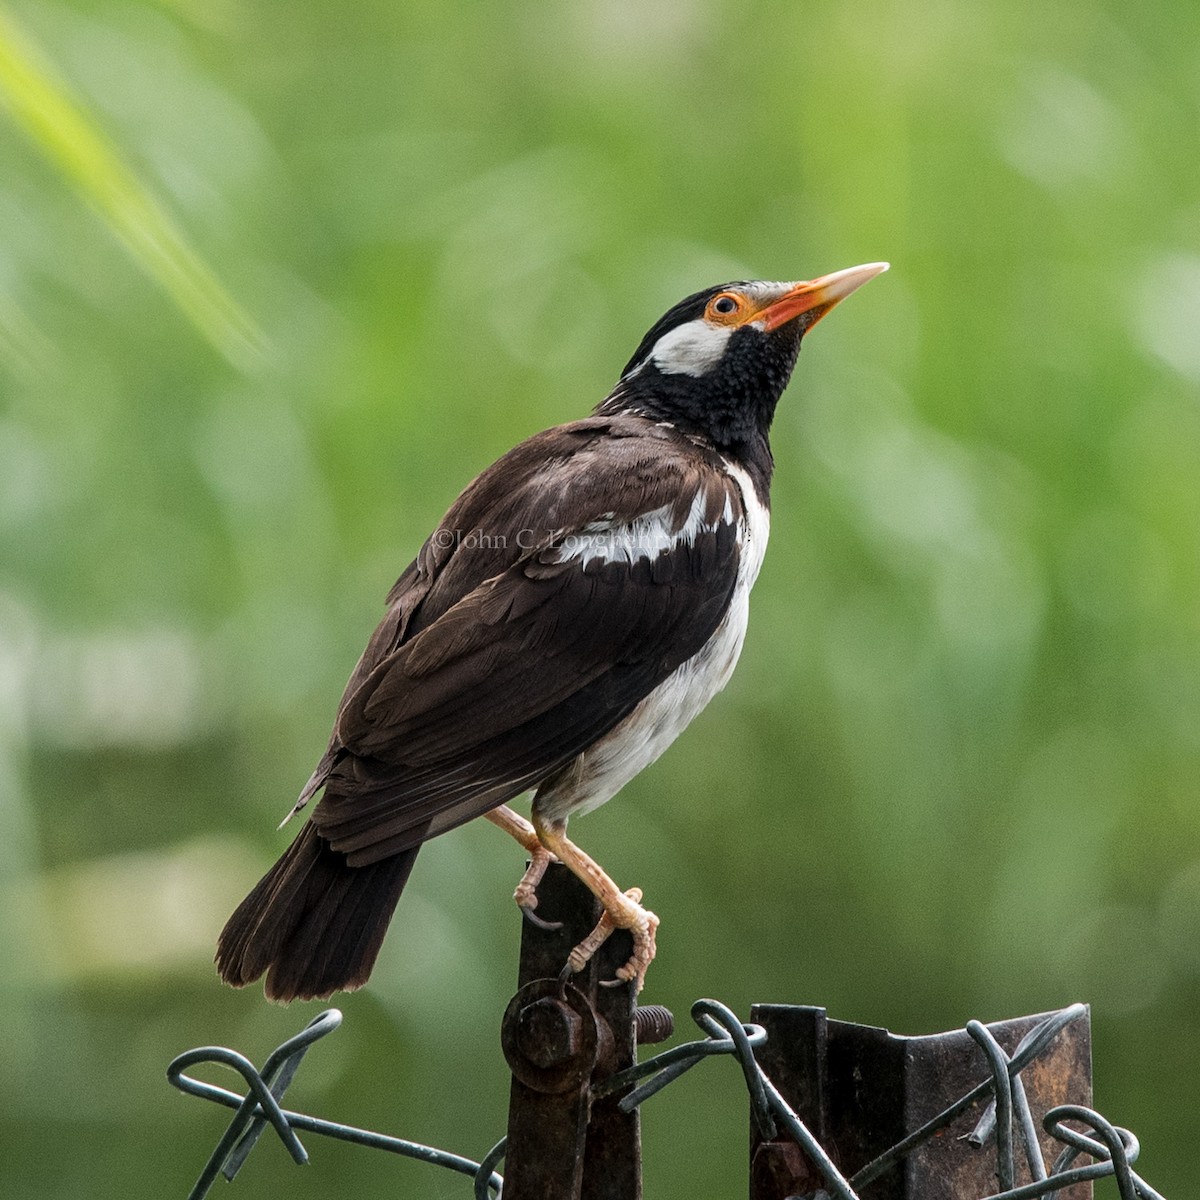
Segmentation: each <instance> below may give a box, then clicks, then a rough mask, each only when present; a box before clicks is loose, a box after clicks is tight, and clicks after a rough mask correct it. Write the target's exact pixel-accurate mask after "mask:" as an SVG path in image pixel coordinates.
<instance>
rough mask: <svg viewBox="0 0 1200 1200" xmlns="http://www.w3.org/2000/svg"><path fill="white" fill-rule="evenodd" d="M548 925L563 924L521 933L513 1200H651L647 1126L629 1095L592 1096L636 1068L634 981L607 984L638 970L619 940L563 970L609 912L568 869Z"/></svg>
mask: <svg viewBox="0 0 1200 1200" xmlns="http://www.w3.org/2000/svg"><path fill="white" fill-rule="evenodd" d="M538 916H540V917H542V918H543V919H544V920H546V921H557V922H561V928H559V929H541V928H538V927H537V926H535V925H534V924H532V923H531V922H528V921H526V922H525V923H524V925H523V927H522V934H521V966H520V976H519V985H520V986H519V990H518V992H517V994H516V995H515V996H514V997H513V999H512V1001H511V1002H510V1003H509V1006H508V1010H507V1012H506V1013H505V1015H504V1022H503V1025H502V1029H501V1044H502V1046H503V1048H504V1054H505V1058H506V1059H507V1060H508V1064H509V1067H510V1069H511V1070H512V1073H513V1081H512V1088H511V1091H510V1095H509V1111H508V1145H507V1149H506V1151H505V1167H504V1195H505V1200H640V1198H641V1195H642V1184H641V1126H640V1119H639V1117H638V1112H637V1109H636V1108H635V1109H634V1110H633V1111H632V1112H628V1113H626V1112H622V1111H621V1109H620V1107H619V1102H620V1099H621V1095H622V1093H615V1094H612V1095H608V1096H605V1097H604V1098H603V1099H599V1100H596V1101H595V1102H594V1103H592V1102H590V1100H589V1088H590V1087H591V1085H592V1083H593V1082H596V1081H599V1080H602V1079H604V1078H606V1077H607V1076H609V1075H611V1074H613V1073H614V1072H616V1071H620V1070H623V1069H625V1068H626V1067H630V1066H632V1065H633V1064H634V1062H635V1061H636V1050H637V1037H636V1032H635V1013H636V1009H637V1004H636V1000H635V998H634V994H633V985H632V984H620V985H619V986H616V987H605V986H603V984H604V982H605V981H611V980H613V979H614V978H615V976H616V971H617V968H619V967H620V966H622V965H623V964H624V963H625V962H627V961H628V959H629V956H630V954H631V953H632V941H631V939H630V937H629V934H628V933H625V932H623V931H618V932H616V933H614V934H613V936H612V937H610V938H609V940H608V941H607V942H606V943H605V944H604V945H603V946H602V947H601V948H600V950H599V951H598V952H597V954H596V956H595V958H594V959H593V960H592V961H591V962H590V963H588V965H587V966H586V967H585V969H584V970H583V971H580V972H579V973H578V974H576V975H573V976H571V978H570V980H569V981H568V982H566V983H562V982H560V981H559V973H560V972H561V970H562V968H563V966H564V964H565V963H566V961H567V955H568V954H569V953H570V952H571V949H572V947H573V946H575V945H576V943H578V942H579V941H581V940H582V939H583V938H584V937H585V936H586V935H587V934H588V933H590V932H591V930H592V928H593V927H594V926H595V924H596V922H597V921H598V920H599V919H600V906H599V904H598V903H597V901H596V899H595V898H594V897H593V896H592V894H591V892H589V891H588V890H587V888H585V887H584V886H583V884H581V883H580V882H579V880H577V879H576V878H575V876H574V875H572V874H571V872H570V871H568V870H567V869H566V868H565V867H562V866H561V865H559V864H557V863H556V864H554V865H552V866H551V867H550V869H549V870H548V871H547V872H546V876H545V878H544V879H543V880H542V883H541V885H540V886H539V887H538Z"/></svg>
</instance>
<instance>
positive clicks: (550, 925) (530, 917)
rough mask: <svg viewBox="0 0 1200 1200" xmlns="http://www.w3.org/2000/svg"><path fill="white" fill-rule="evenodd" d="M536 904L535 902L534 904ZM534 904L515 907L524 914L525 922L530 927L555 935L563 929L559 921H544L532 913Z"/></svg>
mask: <svg viewBox="0 0 1200 1200" xmlns="http://www.w3.org/2000/svg"><path fill="white" fill-rule="evenodd" d="M534 904H536V900H535V902H534ZM534 904H518V905H517V907H518V908H519V909H520V910H521V911H522V912H523V913H524V914H525V920H527V921H528V922H529V923H530V925H533V926H534V927H535V928H537V929H544V930H545V931H546V932H547V933H555V932H556V931H557V930H559V929H561V928H562V927H563V923H562V922H561V921H545V920H543V919H542V918H541V917H539V916H538V915H537V913H536V912H534Z"/></svg>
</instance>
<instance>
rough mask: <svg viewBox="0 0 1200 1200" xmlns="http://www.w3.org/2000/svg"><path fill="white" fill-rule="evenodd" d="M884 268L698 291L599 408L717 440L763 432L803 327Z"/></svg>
mask: <svg viewBox="0 0 1200 1200" xmlns="http://www.w3.org/2000/svg"><path fill="white" fill-rule="evenodd" d="M887 269H888V264H887V263H866V264H865V265H863V266H861V267H849V268H847V269H846V270H844V271H835V272H834V273H833V274H832V275H822V276H821V277H820V278H819V279H812V280H808V281H806V282H803V283H768V282H765V281H763V280H755V281H750V282H741V283H726V284H721V285H720V286H718V287H711V288H706V289H705V290H704V291H702V292H696V293H695V294H694V295H691V296H688V297H687V298H686V299H684V300H681V301H680V302H679V303H678V304H676V305H675V306H674V307H673V308H671V309H670V310H669V311H668V312H666V313H664V314H663V316H662V317H660V318H659V320H658V321H657V322H656V323H655V324H654V326H653V327H652V328H651V329H650V331H649V332H648V333H647V334H646V336H645V337H644V338H643V339H642V342H641V345H639V346H638V348H637V350H636V351H634V354H633V357H632V358H631V359H630V360H629V363H628V365H627V366H626V367H625V370H624V371H623V372H622V373H621V378H620V380H619V381H618V383H617V386H616V387H615V388H614V389H613V391H612V393H611V394H610V395H609V397H608V399H607V400H606V401H605V402H604V403H603V404H602V405H601V406H600V409H599V411H600V412H615V411H625V412H639V413H643V414H644V415H646V416H650V417H654V418H657V419H660V420H664V421H671V422H672V423H675V424H677V425H679V426H680V427H681V428H683V429H685V430H687V431H688V432H695V433H700V434H702V435H703V436H705V437H708V438H710V439H711V440H712V441H713V443H714V444H715V445H717V446H718V447H736V446H738V445H741V444H744V443H748V442H751V441H754V440H756V439H764V440H765V438H766V435H767V431H768V430H769V429H770V425H771V419H772V417H773V416H774V414H775V405H776V403H777V402H778V400H779V397H780V396H781V395H782V394H783V389H784V388H785V387H787V384H788V380H789V379H790V378H791V374H792V368H793V366H795V363H796V355H797V354H798V353H799V351H800V341H801V339H802V338H803V337H804V335H805V333H807V332H808V330H809V329H811V328H812V327H813V326H814V325H815V324H816V323H817V322H818V321H819V320H820V319H821V318H822V317H823V316H824V315H825V314H826V313H827V312H829V310H830V309H831V308H833V307H834V305H836V304H837V303H838V302H839V301H841V300H844V299H845V298H846V297H847V296H848V295H850V293H851V292H853V291H855V290H856V289H857V288H859V287H861V286H862V285H863V284H864V283H866V282H867V280H868V279H873V278H874V277H875V276H876V275H878V274H880V273H881V272H882V271H886V270H887Z"/></svg>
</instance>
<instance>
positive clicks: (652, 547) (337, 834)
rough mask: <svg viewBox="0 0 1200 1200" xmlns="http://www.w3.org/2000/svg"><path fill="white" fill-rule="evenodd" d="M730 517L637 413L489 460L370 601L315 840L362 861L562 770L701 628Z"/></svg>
mask: <svg viewBox="0 0 1200 1200" xmlns="http://www.w3.org/2000/svg"><path fill="white" fill-rule="evenodd" d="M600 439H603V443H602V446H601V442H600ZM697 497H699V499H697ZM646 514H654V516H653V519H652V520H651V521H650V523H649V524H648V525H647V524H646V521H645V518H646ZM639 518H642V519H643V521H642V523H641V524H640V525H639V524H638V522H639ZM741 519H742V498H741V495H740V493H739V492H738V489H737V486H736V484H735V483H733V481H732V480H731V479H730V478H729V477H728V475H727V474H726V473H725V472H724V471H723V470H722V469H721V464H720V463H719V461H718V460H717V459H716V458H715V457H708V456H704V455H698V454H697V451H696V448H695V447H694V446H693V445H692V444H691V443H687V442H684V441H682V440H681V439H680V438H679V437H678V435H676V434H674V432H673V431H670V430H665V429H661V428H659V427H657V426H654V425H652V424H651V423H650V422H647V421H643V420H640V419H638V418H628V417H626V418H618V419H610V420H601V419H592V420H589V421H581V422H576V423H575V424H573V425H568V426H563V427H560V428H559V429H555V430H550V431H549V432H547V433H545V434H541V435H539V436H538V437H536V438H532V439H530V440H529V441H528V442H525V443H523V444H522V445H521V446H518V447H517V448H516V449H515V450H514V451H512V452H511V453H510V454H509V455H506V456H505V458H503V459H501V460H500V461H499V462H498V463H496V464H495V466H493V467H491V468H490V469H489V470H488V471H486V472H485V473H484V474H483V475H481V476H480V477H479V479H477V480H476V481H475V482H474V483H473V484H472V485H471V486H470V487H469V488H468V489H467V491H466V492H464V493H463V495H462V496H461V497H460V498H459V500H458V501H457V502H456V503H455V505H454V506H453V507H452V508H451V510H450V512H449V513H448V514H447V515H446V518H445V519H444V521H443V523H442V526H441V527H440V528H439V530H438V531H435V533H434V535H432V536H431V538H430V539H429V540H428V541H427V542H426V544H425V546H424V547H423V548H422V550H421V553H420V555H419V556H418V558H417V560H416V561H415V562H414V563H413V564H412V566H410V567H409V569H408V570H407V571H406V572H405V574H404V575H403V576H402V577H401V579H400V581H399V582H398V583H397V585H396V587H395V588H393V590H392V593H391V595H390V596H389V603H390V607H389V611H388V614H387V616H386V617H385V619H384V621H383V622H382V623H381V625H380V627H379V628H378V629H377V630H376V632H375V635H374V636H373V637H372V639H371V643H370V644H369V646H368V648H367V651H366V653H365V654H364V655H363V658H362V659H361V660H360V662H359V664H358V667H357V668H356V670H355V672H354V675H353V676H352V678H351V680H350V684H349V685H348V687H347V690H346V695H345V697H344V698H343V701H342V706H341V709H340V711H339V714H338V718H337V722H336V725H335V728H334V734H333V738H332V740H331V743H330V748H329V751H328V752H327V754H326V756H325V758H324V759H323V760H322V764H321V766H319V767H318V771H317V772H316V773H315V774H314V778H313V780H312V781H311V783H310V787H309V788H308V789H306V792H307V793H308V794H311V793H312V791H315V789H316V788H317V787H319V786H320V785H321V784H322V783H323V784H324V787H325V795H324V797H323V798H322V800H321V803H320V804H319V805H318V806H317V808H316V811H315V812H314V813H313V818H312V819H313V824H314V825H315V826H316V828H317V830H318V831H319V832H320V834H321V836H322V837H323V838H324V839H327V840H328V841H329V842H330V844H331V845H332V846H333V848H334V849H336V850H339V851H342V852H344V853H346V854H347V856H348V862H349V863H350V864H351V865H354V866H359V865H365V864H368V863H371V862H376V861H378V860H380V859H382V858H385V857H387V856H389V855H393V854H396V853H399V852H400V851H402V850H404V849H406V848H408V847H411V846H414V845H417V844H419V843H420V842H421V841H424V840H426V839H427V838H429V837H432V836H435V835H436V834H438V833H442V832H444V831H445V830H447V829H450V828H452V827H453V826H455V825H458V824H461V823H462V822H463V821H466V820H470V819H471V818H472V817H475V816H478V815H479V814H481V813H483V812H486V811H487V810H488V809H489V808H492V807H494V806H495V805H497V804H501V803H503V802H504V801H506V800H509V799H511V798H512V797H514V796H516V795H519V794H520V793H521V792H522V791H525V790H527V789H528V788H530V787H532V786H534V785H536V784H537V783H538V782H540V781H541V780H542V779H544V778H546V777H547V776H548V775H550V774H552V773H553V772H554V771H556V770H558V769H560V768H561V767H563V766H565V765H566V764H567V763H569V762H570V761H571V760H572V759H573V758H575V756H576V755H578V754H579V753H580V752H581V751H582V750H584V749H586V747H587V746H589V745H591V743H592V742H594V741H595V740H597V739H598V738H599V737H601V736H603V735H604V734H605V733H607V732H608V731H609V730H610V729H612V728H613V726H615V725H616V724H617V723H618V722H619V721H621V720H622V719H623V718H624V717H625V716H627V715H628V714H629V713H630V712H632V710H633V709H634V708H635V707H636V706H637V704H638V703H639V702H640V701H641V700H642V699H643V698H644V697H645V696H646V695H647V694H648V693H649V692H650V691H651V690H652V689H653V688H654V687H656V686H657V685H658V684H659V683H661V682H662V681H663V680H664V679H665V678H666V677H667V676H668V675H670V673H671V672H672V671H674V670H675V668H676V667H677V666H679V665H680V663H682V662H684V661H685V660H686V659H688V658H690V657H691V656H692V655H693V654H695V653H696V652H697V651H698V650H699V649H700V648H701V647H702V646H703V645H704V644H705V642H707V640H708V639H709V637H710V636H711V635H712V633H713V632H714V631H715V629H716V628H717V626H718V624H719V623H720V621H721V619H722V617H723V616H724V614H725V611H726V609H727V607H728V604H729V598H730V595H731V593H732V590H733V586H734V581H735V579H736V576H737V567H738V543H737V530H738V525H739V523H740V521H741ZM647 529H649V530H651V531H653V532H656V534H657V539H655V538H651V539H650V540H649V541H648V542H647V541H645V539H641V540H639V532H638V531H639V530H640V531H641V532H642V533H645V532H646V530H647ZM596 545H601V546H602V547H604V548H606V550H607V555H608V557H609V558H611V561H608V560H606V556H605V555H600V554H597V555H594V556H592V557H591V558H590V559H588V556H587V554H586V549H587V548H588V547H591V546H596ZM614 547H617V548H618V549H617V550H614ZM618 550H621V551H622V552H619V553H618ZM643 550H644V553H642V552H641V551H643Z"/></svg>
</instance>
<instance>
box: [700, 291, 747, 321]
mask: <svg viewBox="0 0 1200 1200" xmlns="http://www.w3.org/2000/svg"><path fill="white" fill-rule="evenodd" d="M744 305H745V301H744V300H743V299H742V297H741V296H739V295H737V293H736V292H722V293H721V294H720V295H719V296H714V297H713V298H712V299H711V300H710V301H709V302H708V312H707V314H706V315H707V316H709V317H711V318H712V319H713V320H715V321H719V322H721V323H722V324H728V323H729V322H730V321H733V320H736V319H737V318H738V317H739V316H740V315H741V313H742V309H743V307H744Z"/></svg>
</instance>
